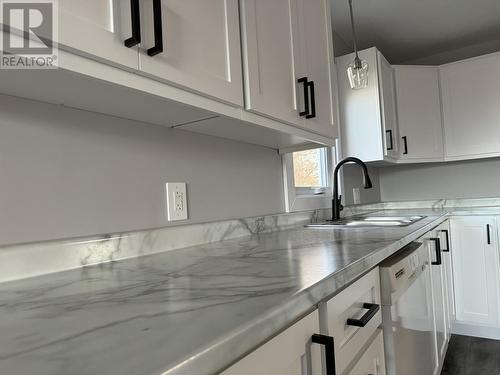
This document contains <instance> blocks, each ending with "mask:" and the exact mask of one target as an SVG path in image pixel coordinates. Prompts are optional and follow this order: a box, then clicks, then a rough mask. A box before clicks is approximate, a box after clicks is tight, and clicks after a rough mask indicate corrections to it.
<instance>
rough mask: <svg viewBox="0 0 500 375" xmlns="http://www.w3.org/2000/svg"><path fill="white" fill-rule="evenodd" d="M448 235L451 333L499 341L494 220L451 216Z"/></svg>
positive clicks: (499, 292)
mask: <svg viewBox="0 0 500 375" xmlns="http://www.w3.org/2000/svg"><path fill="white" fill-rule="evenodd" d="M451 234H452V236H451V245H452V249H453V252H452V258H453V282H454V290H455V310H456V311H455V314H456V320H455V324H454V331H455V332H456V333H461V334H469V335H477V336H487V337H494V338H500V321H499V313H500V311H499V302H498V301H499V297H500V290H499V274H500V270H499V256H498V237H497V226H496V218H495V217H494V216H460V217H454V218H452V220H451Z"/></svg>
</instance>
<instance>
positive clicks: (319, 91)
mask: <svg viewBox="0 0 500 375" xmlns="http://www.w3.org/2000/svg"><path fill="white" fill-rule="evenodd" d="M298 4H299V14H300V16H299V27H300V29H299V36H300V41H301V48H300V50H301V52H302V57H301V59H300V60H301V61H303V62H304V63H305V65H306V66H305V76H306V77H307V78H308V79H309V80H310V81H312V82H313V84H314V101H315V104H314V107H315V117H313V118H308V119H306V120H305V122H304V126H305V128H306V129H308V130H312V131H315V132H317V133H320V134H322V135H325V136H328V137H330V138H336V137H338V131H337V127H335V126H334V107H333V103H334V95H333V93H334V91H333V74H334V65H333V64H334V60H333V46H332V38H331V37H330V35H331V22H330V14H331V13H330V2H329V0H299V2H298Z"/></svg>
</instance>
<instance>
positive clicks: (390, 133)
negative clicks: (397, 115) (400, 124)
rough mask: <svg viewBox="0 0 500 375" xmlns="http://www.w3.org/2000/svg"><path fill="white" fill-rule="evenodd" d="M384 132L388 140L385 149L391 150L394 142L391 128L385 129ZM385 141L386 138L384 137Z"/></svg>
mask: <svg viewBox="0 0 500 375" xmlns="http://www.w3.org/2000/svg"><path fill="white" fill-rule="evenodd" d="M385 134H386V135H387V134H389V141H390V143H389V144H390V146H387V151H391V150H394V144H393V143H392V130H391V129H389V130H386V131H385ZM386 141H387V139H386Z"/></svg>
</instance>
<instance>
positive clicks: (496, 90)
mask: <svg viewBox="0 0 500 375" xmlns="http://www.w3.org/2000/svg"><path fill="white" fill-rule="evenodd" d="M440 72H441V89H442V100H443V116H444V131H445V141H446V156H447V157H448V158H451V159H466V158H480V157H487V156H495V155H499V154H500V126H499V124H500V122H499V119H500V105H498V103H500V53H495V54H491V55H486V56H481V57H475V58H472V59H469V60H465V61H459V62H456V63H451V64H448V65H443V66H441V67H440Z"/></svg>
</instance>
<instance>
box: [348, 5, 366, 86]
mask: <svg viewBox="0 0 500 375" xmlns="http://www.w3.org/2000/svg"><path fill="white" fill-rule="evenodd" d="M348 1H349V12H350V15H351V28H352V40H353V44H354V53H355V54H356V57H355V58H354V61H353V62H352V63H350V64H349V66H348V67H347V77H348V78H349V84H350V85H351V89H353V90H359V89H364V88H366V87H368V63H367V62H366V61H365V60H361V59H360V58H359V56H358V47H357V45H356V32H355V30H354V16H353V12H352V0H348Z"/></svg>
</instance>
